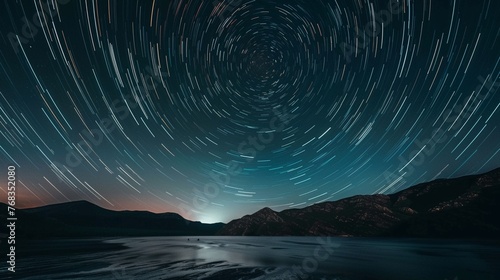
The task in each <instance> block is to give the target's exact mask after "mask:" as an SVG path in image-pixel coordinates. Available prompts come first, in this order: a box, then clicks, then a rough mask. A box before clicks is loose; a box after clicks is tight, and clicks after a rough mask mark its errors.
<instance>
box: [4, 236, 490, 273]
mask: <svg viewBox="0 0 500 280" xmlns="http://www.w3.org/2000/svg"><path fill="white" fill-rule="evenodd" d="M30 250H31V251H32V253H30V254H25V255H23V256H19V262H18V265H17V269H18V272H16V278H12V279H31V280H34V279H115V280H119V279H120V280H122V279H127V280H129V279H130V280H131V279H327V280H333V279H398V280H399V279H443V280H444V279H450V280H451V279H457V280H458V279H460V280H462V279H500V268H499V267H500V246H499V245H498V244H491V243H478V242H470V241H443V240H408V239H406V240H393V239H362V238H331V237H330V238H327V237H321V238H317V237H189V240H188V237H143V238H124V239H114V240H105V241H95V240H94V241H89V240H85V241H83V240H80V241H50V242H47V241H45V242H43V243H42V242H34V243H33V244H30Z"/></svg>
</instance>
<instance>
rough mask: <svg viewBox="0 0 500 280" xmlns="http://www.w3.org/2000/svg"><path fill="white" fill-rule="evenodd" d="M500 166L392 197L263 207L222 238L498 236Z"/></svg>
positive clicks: (228, 227) (227, 228)
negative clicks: (275, 208)
mask: <svg viewBox="0 0 500 280" xmlns="http://www.w3.org/2000/svg"><path fill="white" fill-rule="evenodd" d="M499 201H500V168H499V169H495V170H493V171H490V172H488V173H485V174H481V175H473V176H465V177H461V178H455V179H440V180H435V181H432V182H429V183H423V184H419V185H416V186H413V187H410V188H408V189H405V190H403V191H400V192H398V193H394V194H391V195H359V196H354V197H349V198H345V199H341V200H338V201H334V202H323V203H319V204H315V205H312V206H309V207H306V208H303V209H289V210H284V211H281V212H275V211H273V210H271V209H269V208H264V209H261V210H259V211H258V212H256V213H254V214H252V215H246V216H244V217H242V218H240V219H237V220H233V221H231V222H229V223H228V224H227V225H225V226H224V227H223V228H222V229H221V230H220V231H219V232H218V234H220V235H269V236H276V235H330V236H405V237H457V238H458V237H461V238H465V237H466V238H476V237H477V238H498V236H500V219H499V218H498V217H500V215H499V214H500V211H499V206H500V205H497V203H498V202H499Z"/></svg>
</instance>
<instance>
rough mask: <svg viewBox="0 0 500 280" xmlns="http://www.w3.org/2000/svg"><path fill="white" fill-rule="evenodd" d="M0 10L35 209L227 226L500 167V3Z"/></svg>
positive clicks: (243, 1) (2, 105)
mask: <svg viewBox="0 0 500 280" xmlns="http://www.w3.org/2000/svg"><path fill="white" fill-rule="evenodd" d="M2 5H3V6H2V9H1V10H2V12H1V13H2V17H1V20H2V25H1V26H2V27H1V30H2V31H1V35H2V45H1V56H0V66H1V74H0V77H1V78H0V79H1V80H0V81H1V83H0V95H1V96H0V124H1V134H0V139H1V144H0V154H1V155H2V157H1V161H2V165H3V166H8V165H15V166H16V167H17V169H18V179H19V190H18V196H19V197H18V203H19V204H20V206H23V207H30V206H36V205H44V204H52V203H58V202H64V201H68V200H80V199H85V200H89V201H91V202H93V203H96V204H99V205H100V206H103V207H107V208H110V209H146V210H150V211H155V212H165V211H174V212H178V213H180V214H181V215H183V216H184V217H186V218H188V219H192V220H201V221H205V222H214V221H228V220H230V219H232V218H237V217H239V216H241V215H244V214H247V213H251V212H253V211H256V210H258V209H260V208H262V207H265V206H268V207H272V208H273V209H275V210H283V209H287V208H294V207H305V206H308V205H311V204H314V203H319V202H322V201H327V200H337V199H340V198H344V197H348V196H352V195H358V194H374V193H382V194H388V193H392V192H396V191H398V190H401V189H404V188H406V187H409V186H412V185H414V184H417V183H420V182H425V181H430V180H434V179H437V178H450V177H457V176H462V175H466V174H472V173H480V172H486V171H488V170H490V169H493V168H496V167H498V166H500V153H499V151H500V144H499V142H498V139H499V138H500V132H499V128H498V124H499V120H500V112H499V111H500V110H499V109H498V107H499V104H500V97H499V95H498V88H499V83H500V82H499V74H500V72H499V69H500V68H499V67H500V66H499V52H498V50H499V49H500V42H499V40H498V36H499V32H500V24H499V21H498V19H496V18H495V13H494V12H495V11H498V10H499V9H500V5H499V3H497V2H495V1H490V0H484V1H479V2H478V1H471V0H449V1H434V0H432V1H431V0H425V1H402V0H401V1H398V0H387V1H385V0H384V1H368V0H360V1H345V0H336V1H333V0H332V1H326V0H324V1H299V0H296V1H274V0H271V1H269V0H266V1H259V0H252V1H247V0H232V1H229V0H215V1H193V0H174V1H152V2H147V1H76V0H73V1H72V0H59V1H38V2H37V1H35V2H24V1H22V2H5V3H3V4H2ZM4 185H6V184H4ZM3 190H4V191H6V189H4V188H3Z"/></svg>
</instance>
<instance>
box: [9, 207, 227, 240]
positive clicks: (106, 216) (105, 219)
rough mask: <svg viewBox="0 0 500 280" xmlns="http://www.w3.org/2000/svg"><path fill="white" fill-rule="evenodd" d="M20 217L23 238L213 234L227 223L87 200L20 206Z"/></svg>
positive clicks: (19, 229)
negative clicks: (106, 206) (105, 205)
mask: <svg viewBox="0 0 500 280" xmlns="http://www.w3.org/2000/svg"><path fill="white" fill-rule="evenodd" d="M3 206H5V208H6V207H7V205H5V204H3ZM5 208H4V209H5ZM4 212H6V211H4ZM1 215H2V214H0V216H1ZM3 215H5V214H3ZM16 216H17V217H18V222H17V226H18V229H17V232H16V234H17V236H18V237H21V238H22V237H29V238H55V237H64V238H80V237H105V236H155V235H166V236H168V235H213V234H214V233H215V232H216V231H217V230H219V229H220V228H221V227H222V226H223V224H222V223H216V224H203V223H201V222H192V221H188V220H185V219H184V218H183V217H181V216H180V215H179V214H176V213H160V214H155V213H151V212H147V211H112V210H108V209H104V208H101V207H99V206H97V205H95V204H92V203H90V202H87V201H74V202H66V203H61V204H54V205H47V206H42V207H37V208H31V209H18V210H16ZM2 218H4V217H2ZM4 220H5V218H4Z"/></svg>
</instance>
